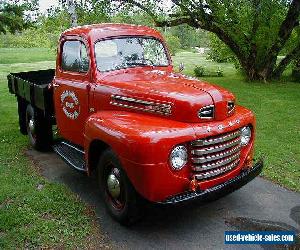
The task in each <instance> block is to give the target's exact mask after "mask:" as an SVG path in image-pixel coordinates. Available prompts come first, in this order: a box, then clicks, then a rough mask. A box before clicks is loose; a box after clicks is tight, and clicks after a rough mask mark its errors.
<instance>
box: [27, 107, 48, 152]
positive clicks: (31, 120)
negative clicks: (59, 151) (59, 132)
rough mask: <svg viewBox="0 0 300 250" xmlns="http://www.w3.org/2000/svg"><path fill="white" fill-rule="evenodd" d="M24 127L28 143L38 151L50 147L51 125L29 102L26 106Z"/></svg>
mask: <svg viewBox="0 0 300 250" xmlns="http://www.w3.org/2000/svg"><path fill="white" fill-rule="evenodd" d="M26 128H27V134H28V137H29V141H30V144H31V145H32V147H33V148H34V149H36V150H38V151H46V150H49V149H50V146H51V143H52V126H51V123H50V122H49V121H47V119H46V118H45V117H44V115H43V113H42V112H41V111H40V110H37V109H35V108H33V107H32V106H31V105H30V104H28V105H27V108H26Z"/></svg>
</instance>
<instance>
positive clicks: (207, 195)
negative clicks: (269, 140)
mask: <svg viewBox="0 0 300 250" xmlns="http://www.w3.org/2000/svg"><path fill="white" fill-rule="evenodd" d="M263 165H264V164H263V160H259V161H258V162H257V163H256V164H255V165H254V166H253V167H252V168H251V169H249V170H245V171H243V172H241V174H240V175H238V176H236V177H234V178H232V179H230V180H228V181H226V182H224V183H222V184H219V185H217V186H214V187H212V188H208V189H206V190H204V191H196V192H192V191H188V192H185V193H181V194H178V195H175V196H172V197H170V198H168V199H166V200H164V201H162V202H158V204H162V205H168V204H169V205H175V204H180V203H184V202H189V201H194V200H197V201H199V200H200V201H201V200H202V201H205V200H210V199H215V198H218V197H219V196H220V195H225V194H228V193H231V192H233V191H235V190H237V189H239V188H241V187H242V186H244V185H246V184H247V183H248V182H250V181H252V180H253V179H254V178H255V177H256V176H258V175H259V174H260V173H261V171H262V169H263Z"/></svg>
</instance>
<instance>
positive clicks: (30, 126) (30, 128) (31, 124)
mask: <svg viewBox="0 0 300 250" xmlns="http://www.w3.org/2000/svg"><path fill="white" fill-rule="evenodd" d="M28 126H29V130H30V132H31V134H34V133H35V126H34V121H33V119H32V118H31V119H30V120H29V124H28Z"/></svg>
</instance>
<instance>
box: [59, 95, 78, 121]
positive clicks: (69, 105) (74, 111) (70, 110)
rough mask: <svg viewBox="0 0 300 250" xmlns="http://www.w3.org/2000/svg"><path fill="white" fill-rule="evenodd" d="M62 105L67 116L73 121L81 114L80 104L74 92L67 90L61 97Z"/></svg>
mask: <svg viewBox="0 0 300 250" xmlns="http://www.w3.org/2000/svg"><path fill="white" fill-rule="evenodd" d="M60 100H61V104H62V108H63V111H64V113H65V115H66V116H67V117H68V118H69V119H72V120H75V119H77V118H78V116H79V114H80V103H79V100H78V97H77V96H76V94H75V92H74V91H70V90H65V91H64V92H62V94H61V96H60Z"/></svg>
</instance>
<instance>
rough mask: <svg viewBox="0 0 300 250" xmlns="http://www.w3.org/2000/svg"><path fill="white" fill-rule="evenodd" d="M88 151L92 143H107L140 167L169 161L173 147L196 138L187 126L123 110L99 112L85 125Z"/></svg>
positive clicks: (122, 156)
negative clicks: (140, 165)
mask: <svg viewBox="0 0 300 250" xmlns="http://www.w3.org/2000/svg"><path fill="white" fill-rule="evenodd" d="M84 135H85V148H89V145H90V143H91V142H92V141H93V140H101V141H103V142H105V143H106V144H108V145H109V146H110V147H111V148H112V149H113V151H114V152H115V153H116V154H117V155H118V156H119V157H120V158H124V159H127V160H129V161H131V162H134V163H137V164H159V163H164V162H166V161H167V159H168V157H169V153H170V150H171V148H172V147H174V145H177V144H180V143H184V142H187V141H191V140H193V139H195V132H194V130H193V128H192V127H191V126H189V125H188V124H186V123H182V122H178V121H172V120H168V119H166V118H160V117H153V116H150V115H144V114H137V113H130V112H124V111H100V112H97V113H94V114H93V115H91V116H90V117H89V119H88V120H87V122H86V125H85V133H84Z"/></svg>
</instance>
